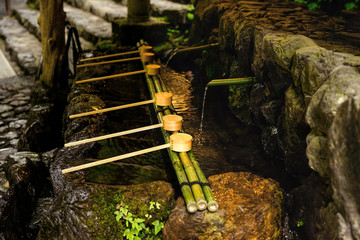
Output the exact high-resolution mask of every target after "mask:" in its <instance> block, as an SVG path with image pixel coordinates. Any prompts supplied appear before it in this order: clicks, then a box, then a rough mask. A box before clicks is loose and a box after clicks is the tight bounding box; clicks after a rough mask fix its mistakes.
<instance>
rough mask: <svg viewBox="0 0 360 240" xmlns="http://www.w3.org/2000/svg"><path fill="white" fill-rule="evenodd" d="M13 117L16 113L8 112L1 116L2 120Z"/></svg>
mask: <svg viewBox="0 0 360 240" xmlns="http://www.w3.org/2000/svg"><path fill="white" fill-rule="evenodd" d="M13 116H15V112H14V111H11V112H6V113H3V114H1V117H2V118H9V117H13Z"/></svg>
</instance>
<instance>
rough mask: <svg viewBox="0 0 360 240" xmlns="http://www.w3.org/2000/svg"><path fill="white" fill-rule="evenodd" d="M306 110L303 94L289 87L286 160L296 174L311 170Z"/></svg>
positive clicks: (285, 123) (286, 109)
mask: <svg viewBox="0 0 360 240" xmlns="http://www.w3.org/2000/svg"><path fill="white" fill-rule="evenodd" d="M305 111H306V108H305V104H304V100H303V96H302V94H301V93H299V92H298V91H296V89H294V88H293V87H289V88H288V89H287V90H286V92H285V111H284V113H285V114H284V115H285V116H284V135H285V136H284V145H285V146H284V147H285V159H284V160H285V165H286V169H287V170H288V171H289V172H290V173H291V174H293V175H295V176H304V175H305V176H306V175H307V174H308V172H309V165H308V159H307V157H306V154H305V149H306V142H305V139H306V135H307V134H308V133H309V132H310V129H309V126H308V125H307V124H306V123H305Z"/></svg>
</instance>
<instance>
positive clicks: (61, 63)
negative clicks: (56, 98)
mask: <svg viewBox="0 0 360 240" xmlns="http://www.w3.org/2000/svg"><path fill="white" fill-rule="evenodd" d="M38 22H39V25H40V31H41V39H42V41H41V43H42V55H43V59H44V61H43V66H42V69H43V72H42V74H41V76H40V80H41V81H42V82H43V83H44V85H45V86H47V87H50V88H55V87H59V85H60V83H61V82H60V81H64V80H66V79H67V74H66V73H67V71H65V59H66V58H65V12H64V9H63V0H40V17H39V19H38Z"/></svg>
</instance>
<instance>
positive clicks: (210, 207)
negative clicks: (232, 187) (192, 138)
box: [187, 151, 219, 212]
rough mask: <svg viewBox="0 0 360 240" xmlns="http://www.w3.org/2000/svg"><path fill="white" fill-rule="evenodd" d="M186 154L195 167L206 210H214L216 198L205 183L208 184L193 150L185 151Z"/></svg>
mask: <svg viewBox="0 0 360 240" xmlns="http://www.w3.org/2000/svg"><path fill="white" fill-rule="evenodd" d="M187 155H188V156H189V158H190V161H191V163H192V164H193V166H194V168H195V171H196V174H197V176H198V178H199V181H200V182H201V183H202V185H203V186H202V189H203V192H204V195H205V197H206V201H207V208H208V210H209V211H210V212H215V211H216V210H217V209H218V208H219V205H218V203H217V202H216V200H215V198H214V195H213V193H212V191H211V187H210V186H207V185H206V184H209V183H208V181H207V179H206V177H205V175H204V173H203V171H202V170H201V168H200V164H199V162H198V161H196V159H195V156H194V153H193V151H189V152H188V153H187Z"/></svg>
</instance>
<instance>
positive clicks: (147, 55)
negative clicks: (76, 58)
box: [76, 52, 154, 68]
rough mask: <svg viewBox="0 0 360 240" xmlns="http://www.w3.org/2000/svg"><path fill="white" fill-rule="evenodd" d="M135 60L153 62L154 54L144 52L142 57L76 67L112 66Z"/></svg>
mask: <svg viewBox="0 0 360 240" xmlns="http://www.w3.org/2000/svg"><path fill="white" fill-rule="evenodd" d="M134 60H141V61H142V62H145V63H149V62H152V61H153V60H154V53H151V52H144V53H143V54H141V56H140V57H133V58H123V59H117V60H111V61H103V62H94V63H85V64H81V65H77V66H76V67H77V68H82V67H90V66H97V65H104V64H110V63H120V62H129V61H134Z"/></svg>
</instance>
